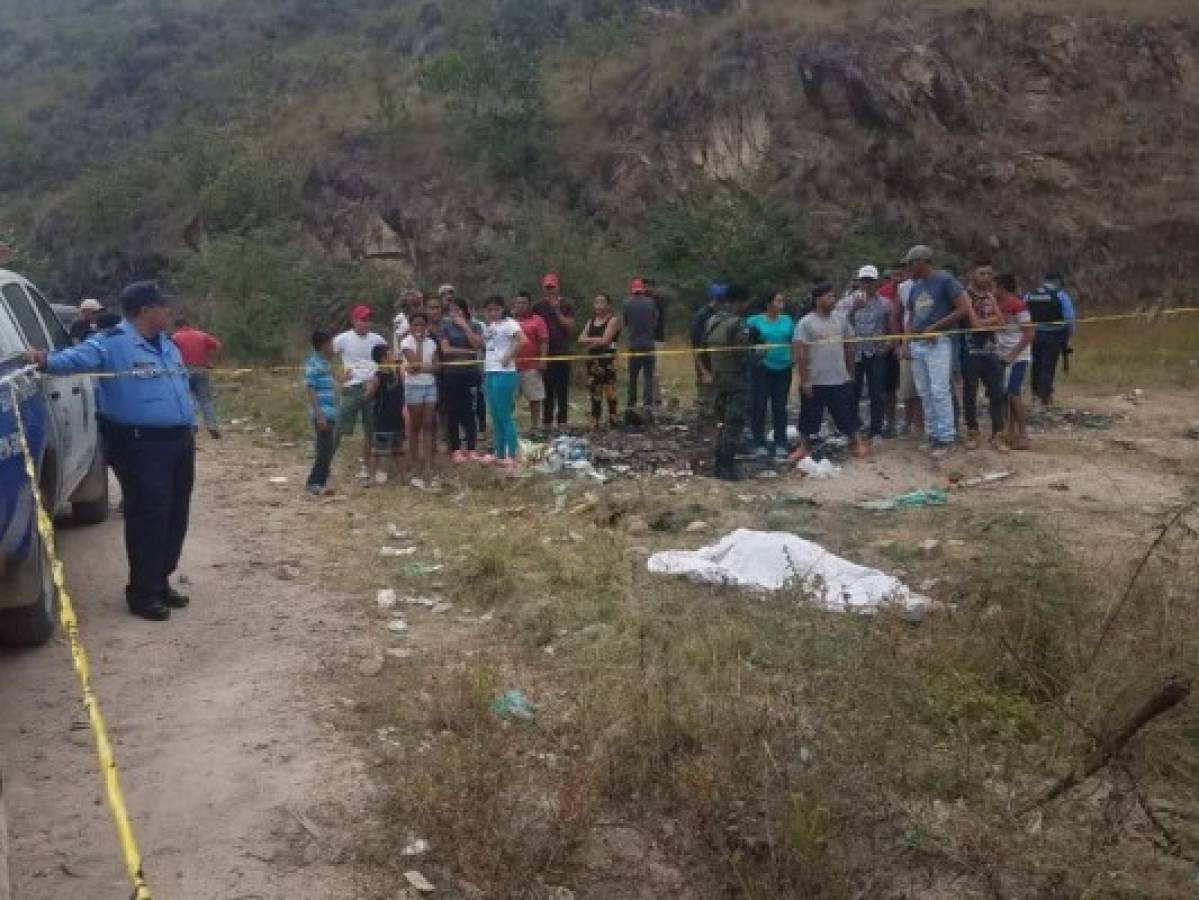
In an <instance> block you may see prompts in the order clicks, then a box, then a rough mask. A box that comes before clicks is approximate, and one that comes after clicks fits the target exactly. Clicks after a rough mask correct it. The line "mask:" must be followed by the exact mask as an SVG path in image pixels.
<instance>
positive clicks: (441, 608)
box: [433, 603, 454, 614]
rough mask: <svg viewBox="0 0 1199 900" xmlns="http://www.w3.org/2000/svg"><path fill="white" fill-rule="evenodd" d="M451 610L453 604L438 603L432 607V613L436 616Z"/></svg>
mask: <svg viewBox="0 0 1199 900" xmlns="http://www.w3.org/2000/svg"><path fill="white" fill-rule="evenodd" d="M453 608H454V604H453V603H438V604H437V605H436V606H434V607H433V612H435V613H438V614H440V613H448V612H449V611H450V610H451V609H453Z"/></svg>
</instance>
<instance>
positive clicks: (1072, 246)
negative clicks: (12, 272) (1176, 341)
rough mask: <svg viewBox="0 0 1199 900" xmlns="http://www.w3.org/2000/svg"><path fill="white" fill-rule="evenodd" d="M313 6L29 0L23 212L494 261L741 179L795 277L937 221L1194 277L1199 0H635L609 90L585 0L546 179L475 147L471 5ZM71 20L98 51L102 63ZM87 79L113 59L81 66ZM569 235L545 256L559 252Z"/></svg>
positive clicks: (1077, 255)
mask: <svg viewBox="0 0 1199 900" xmlns="http://www.w3.org/2000/svg"><path fill="white" fill-rule="evenodd" d="M5 2H7V3H9V4H10V5H11V4H13V3H16V4H17V5H18V6H22V8H27V9H32V8H33V6H34V5H35V4H31V3H29V2H28V0H0V3H5ZM293 5H294V6H295V7H296V10H303V12H302V14H301V12H296V11H293V13H292V14H291V15H290V17H288V16H283V17H280V16H279V15H272V14H270V13H269V12H267V11H263V10H258V9H257V8H254V9H251V10H250V11H247V12H245V13H241V14H239V15H241V16H243V17H244V21H242V20H241V19H238V20H237V21H226V18H227V17H224V18H223V17H220V16H215V15H212V14H207V13H201V12H198V11H196V10H194V9H192V8H191V7H190V6H187V5H183V4H180V5H179V6H178V7H174V6H172V4H171V2H170V0H167V2H164V3H161V4H156V5H155V6H154V7H153V9H152V10H151V12H149V13H147V15H146V18H145V21H140V20H139V21H131V22H129V23H128V26H127V28H126V27H124V26H122V28H118V29H116V30H115V31H114V32H113V34H112V35H111V39H110V43H111V44H112V50H111V52H110V50H109V48H108V47H107V46H104V47H100V48H97V47H95V46H93V45H94V44H95V43H96V40H98V38H94V36H93V37H92V38H88V39H87V40H84V38H83V37H80V34H81V33H83V32H80V28H83V25H79V27H78V28H74V26H73V25H72V23H74V22H76V21H77V20H78V21H83V19H82V18H80V17H85V16H91V17H93V19H94V20H95V22H107V23H108V25H109V26H112V27H115V26H114V25H113V23H112V22H111V21H109V19H110V18H111V16H109V18H100V17H101V16H102V15H104V14H103V12H102V10H101V11H100V12H96V11H95V10H94V9H93V7H95V5H94V4H93V5H87V6H86V9H87V10H91V11H88V12H84V11H77V12H76V13H75V14H74V15H73V17H65V18H63V19H62V28H61V29H60V32H61V33H60V32H55V31H53V30H52V29H50V30H47V29H42V30H41V31H39V30H38V26H36V21H37V20H36V18H30V17H29V16H24V17H21V18H19V19H18V18H14V19H13V21H14V22H17V21H19V22H20V27H19V28H17V29H16V30H14V31H12V32H11V34H10V40H9V41H8V42H6V43H5V44H4V45H3V46H0V73H4V74H5V75H6V78H7V79H8V82H9V86H10V88H11V90H12V91H13V94H12V96H13V97H14V98H16V99H17V100H19V101H21V102H19V103H16V104H10V105H9V106H7V107H6V108H5V109H4V110H0V163H3V162H4V161H5V160H6V159H7V160H10V161H12V160H15V161H16V162H17V163H19V164H20V166H21V167H22V168H21V169H20V171H18V169H16V168H13V167H12V166H8V167H7V168H6V169H5V170H4V171H3V172H0V237H3V238H5V239H8V240H10V241H11V240H14V239H15V240H16V243H18V244H19V245H21V246H24V247H30V248H32V250H33V252H32V253H31V254H30V258H31V259H34V260H37V261H39V263H40V264H41V265H42V267H43V268H44V272H43V273H42V274H43V275H44V280H45V281H46V282H47V283H48V284H50V285H51V286H52V287H57V288H58V289H59V290H60V291H61V292H62V293H63V294H65V295H71V294H74V293H78V292H82V291H86V292H89V293H91V292H98V291H101V290H103V289H104V288H106V287H113V286H115V285H116V284H119V283H120V282H121V281H122V280H124V279H126V278H128V277H130V276H131V275H133V274H154V273H161V274H163V275H165V276H167V277H170V275H171V274H172V273H174V272H177V271H179V270H180V269H186V268H187V267H188V265H189V264H190V263H189V261H192V260H195V259H196V257H197V254H202V253H203V252H204V248H205V247H206V246H208V245H209V242H210V240H211V239H212V238H213V237H215V236H218V235H221V234H227V233H234V234H239V235H240V234H252V233H253V229H255V228H259V227H262V226H264V225H272V224H277V223H278V222H280V221H285V222H287V223H289V224H291V225H295V224H297V223H298V224H299V225H301V226H302V229H303V231H304V233H305V241H306V244H305V247H304V250H303V252H305V253H308V252H311V253H312V254H314V255H315V256H316V257H319V258H320V259H321V260H323V261H327V262H328V263H329V264H330V265H332V264H335V263H337V262H338V261H351V262H353V261H359V260H369V261H372V262H373V263H374V264H375V267H376V268H378V269H380V270H381V271H383V272H384V273H386V277H387V278H388V279H389V280H390V281H394V282H395V283H396V284H397V285H398V284H400V283H402V282H407V281H410V280H417V281H420V282H422V283H429V282H432V281H434V280H442V279H445V278H447V277H452V278H454V279H455V280H458V281H462V282H465V283H466V285H467V286H468V287H469V288H471V289H474V290H476V291H478V290H483V289H492V288H495V287H497V286H499V284H501V283H502V282H503V280H504V278H505V277H507V276H508V275H510V269H511V266H510V265H509V266H508V267H507V268H506V269H505V267H504V266H503V265H501V264H500V263H501V262H502V260H503V259H504V258H507V259H508V261H509V262H511V259H512V258H513V257H515V256H520V257H533V256H537V255H538V247H536V246H533V247H529V246H527V245H528V244H529V243H530V241H531V242H532V243H533V244H536V243H537V241H538V240H540V239H541V236H537V235H534V236H533V237H532V238H530V237H529V235H528V233H527V228H526V229H525V233H524V234H523V236H522V234H521V230H522V228H523V227H524V225H523V224H522V223H524V222H525V221H526V220H527V218H528V215H529V212H528V211H529V210H530V209H537V210H539V211H546V210H548V211H549V218H550V219H552V220H553V221H555V222H562V223H566V225H565V227H561V228H558V229H557V231H558V233H556V234H552V235H550V236H551V237H553V238H555V239H556V240H558V241H559V242H562V243H564V245H569V241H570V240H571V239H573V231H575V230H576V229H577V230H579V231H582V230H584V229H588V230H590V233H591V236H592V239H593V240H596V241H599V242H602V243H604V244H605V245H607V246H610V247H618V248H619V250H620V254H617V255H616V256H613V257H612V259H611V260H609V263H610V268H611V270H612V271H613V272H615V271H618V270H619V271H620V272H621V273H622V274H621V276H620V277H624V269H625V268H631V267H637V268H641V269H643V270H644V271H649V270H650V269H652V268H653V264H654V260H653V258H652V254H649V253H647V252H646V250H645V248H647V247H648V246H649V245H650V244H651V243H652V242H651V241H650V240H649V238H650V237H652V235H650V234H647V230H648V229H652V228H653V227H654V226H653V223H654V221H655V220H654V213H655V210H658V209H660V208H661V207H662V205H663V203H664V201H670V200H672V199H675V198H679V197H696V196H701V195H703V194H704V193H705V191H709V190H710V189H711V188H712V187H713V186H717V185H726V186H727V185H735V186H739V187H740V188H741V189H742V191H745V192H752V193H753V195H754V196H755V197H756V198H759V199H760V200H762V201H763V202H764V203H765V204H766V206H767V207H768V208H770V209H775V210H779V211H781V212H782V213H783V214H784V216H785V217H788V218H789V220H790V224H792V225H794V229H793V230H794V232H795V234H796V235H798V236H799V237H797V238H796V246H795V248H794V256H795V264H794V265H793V266H791V268H790V272H791V274H790V276H789V277H790V278H791V280H792V281H793V282H794V283H793V284H792V285H790V286H792V287H800V286H802V284H803V282H804V281H805V280H806V279H808V278H810V277H812V276H813V275H815V274H816V273H821V274H824V275H828V276H831V277H835V278H837V279H841V278H843V277H845V276H846V273H847V271H848V269H849V267H850V265H851V264H852V263H854V262H856V261H861V257H863V256H868V257H870V258H871V261H873V262H876V263H878V264H881V265H886V264H887V263H889V262H891V261H892V259H891V258H890V257H893V256H895V255H897V254H898V253H899V252H901V251H902V250H903V248H904V247H906V246H907V245H909V244H911V243H913V242H915V241H917V240H919V241H925V242H929V243H931V244H933V245H934V246H935V247H936V248H938V249H939V250H941V251H943V253H944V255H945V257H946V258H947V259H948V260H949V261H951V262H956V263H958V264H962V263H964V262H967V261H968V259H969V257H971V256H973V255H975V254H980V253H987V254H991V255H992V256H993V257H994V259H995V261H996V263H997V264H998V265H1000V266H1002V267H1004V268H1010V269H1012V270H1014V271H1016V272H1017V273H1018V274H1020V275H1021V276H1022V277H1023V278H1024V279H1025V280H1030V279H1033V278H1036V277H1039V275H1040V274H1041V273H1042V272H1043V271H1044V270H1045V269H1046V268H1060V269H1064V270H1066V271H1067V272H1068V273H1069V275H1070V278H1071V281H1072V283H1073V285H1074V286H1075V287H1077V288H1080V289H1081V291H1082V292H1083V294H1084V295H1085V296H1086V297H1087V298H1088V300H1090V301H1092V302H1096V303H1120V304H1134V303H1140V302H1145V301H1150V300H1156V299H1159V298H1174V299H1177V298H1180V297H1186V296H1187V295H1188V293H1189V291H1190V282H1191V279H1192V273H1193V272H1194V271H1195V270H1196V264H1197V263H1199V256H1197V254H1199V171H1197V169H1199V152H1196V150H1195V148H1196V147H1197V146H1199V15H1196V16H1190V17H1187V18H1180V19H1164V18H1163V19H1160V20H1157V21H1152V20H1144V19H1138V21H1136V22H1132V21H1128V20H1124V19H1120V18H1118V17H1115V16H1110V15H1108V16H1095V15H1082V14H1080V15H1069V16H1066V15H1056V14H1055V15H1044V14H1023V15H1017V14H1008V13H1002V14H996V15H994V16H993V15H990V14H988V13H986V12H981V11H962V12H957V13H952V14H948V13H943V12H940V13H939V12H934V11H931V10H923V11H922V10H920V9H919V7H920V5H919V4H905V5H904V10H903V11H901V12H899V13H895V14H889V15H888V16H886V17H880V18H879V19H877V20H870V21H868V20H865V19H862V18H861V17H860V16H859V18H858V19H857V20H856V21H855V24H853V25H852V26H844V27H840V28H835V27H832V26H828V25H827V24H826V25H824V26H822V27H821V28H820V29H819V30H806V29H805V28H803V27H802V26H800V25H795V26H790V27H787V26H778V25H776V26H774V27H767V26H765V25H760V24H758V25H755V24H752V23H753V22H755V21H758V20H755V19H753V18H752V17H738V16H735V15H730V14H728V10H730V9H732V8H734V7H735V6H737V3H736V2H725V0H669V2H667V0H663V2H656V3H650V4H644V3H643V4H637V3H633V2H629V3H627V4H624V12H625V13H626V14H627V15H629V16H636V17H639V20H640V21H642V22H645V23H647V24H646V25H645V28H646V33H648V34H649V35H650V37H649V38H648V40H646V41H644V42H642V43H640V44H638V45H637V46H635V47H633V48H632V49H631V50H629V51H628V52H625V53H623V54H622V53H616V54H613V55H612V58H611V59H609V60H608V64H607V66H606V67H605V70H604V73H603V77H601V78H600V79H599V80H598V81H597V82H596V84H595V90H594V96H593V97H588V96H584V95H580V94H578V93H577V91H576V94H575V95H573V98H574V99H571V100H570V102H562V98H563V97H568V98H569V97H571V96H572V95H570V94H569V93H568V92H566V91H565V90H564V85H565V82H567V81H570V80H571V79H574V81H575V82H577V80H578V79H577V73H576V72H572V69H574V68H577V66H578V65H580V64H577V63H576V62H575V60H574V59H573V58H572V57H571V55H570V54H571V53H572V52H573V48H574V46H575V45H574V44H572V43H571V41H574V40H575V34H576V29H577V28H578V27H579V23H581V22H583V21H584V20H585V17H586V16H587V15H588V14H589V13H588V10H589V9H591V7H593V6H594V7H596V8H599V7H603V8H604V9H605V10H606V9H609V8H611V6H612V4H611V3H598V0H596V2H592V0H579V2H577V3H574V2H572V3H566V4H563V5H562V6H561V7H560V9H561V10H562V11H563V12H562V15H563V17H564V18H563V23H559V24H558V25H556V26H555V27H556V28H557V29H558V30H557V32H556V34H557V37H555V38H554V40H556V41H559V44H558V45H555V46H556V47H557V50H559V51H561V54H562V55H563V56H564V57H565V59H566V62H565V63H560V64H559V65H558V67H557V68H556V69H553V70H552V71H551V72H550V73H549V74H548V76H547V84H546V87H547V92H549V93H551V94H552V93H553V92H555V91H558V92H559V94H558V96H557V98H556V99H557V103H556V105H554V104H551V105H549V106H548V107H547V109H548V111H549V112H548V116H547V118H548V122H549V125H548V128H547V129H546V132H545V138H544V143H543V145H542V146H541V147H540V153H539V157H538V165H537V168H536V169H535V170H533V171H532V172H527V173H525V174H524V175H523V176H521V177H516V178H514V177H510V176H509V177H505V176H496V175H494V174H492V170H491V169H489V166H488V161H487V159H486V158H485V157H484V155H483V154H482V153H481V152H479V151H478V148H472V147H469V146H467V147H462V146H456V147H455V146H453V142H452V141H451V140H450V137H451V135H448V134H447V133H446V132H447V130H448V129H449V126H448V125H446V122H447V121H449V120H448V119H445V118H443V117H440V116H439V113H438V111H437V110H436V101H430V100H429V98H423V97H420V91H419V90H418V89H417V88H416V87H415V86H414V82H413V80H412V78H411V65H412V64H414V63H417V62H419V61H420V60H427V59H430V58H433V57H435V56H436V55H437V54H439V53H442V52H443V51H445V50H446V49H448V48H451V47H453V46H454V41H455V40H456V38H455V33H454V30H453V25H454V21H455V20H454V18H453V17H454V16H456V15H459V14H460V12H461V10H459V9H458V7H457V6H454V5H453V4H452V3H450V2H449V0H426V2H422V3H396V4H390V5H380V4H377V3H373V2H366V0H353V2H350V0H347V3H346V4H319V3H312V4H306V3H303V2H302V0H295V3H294V4H293ZM385 7H386V8H385ZM96 8H97V9H98V8H99V7H96ZM913 8H914V9H913ZM455 10H457V12H455ZM801 18H802V17H800V16H797V17H796V21H799V20H800V19H801ZM46 21H47V22H49V21H51V20H50V19H46ZM87 21H88V22H92V21H93V20H92V19H88V20H87ZM27 23H28V24H27ZM571 23H573V24H571ZM93 24H94V23H93ZM69 25H70V26H71V28H68V27H67V26H69ZM89 27H92V26H89ZM72 28H74V30H72ZM43 32H44V33H43ZM84 37H86V34H85V35H84ZM70 41H75V44H71V43H70ZM64 42H66V43H65V44H64ZM81 42H82V43H81ZM64 47H67V48H68V49H69V48H70V47H76V51H75V52H85V51H86V52H85V56H84V57H83V59H87V60H91V61H92V62H89V63H88V65H87V66H84V65H83V63H82V62H80V64H79V65H78V66H76V67H75V68H71V66H70V60H69V59H67V60H66V61H65V62H64V61H63V60H64V57H63V54H64V53H65V52H66V50H64V49H63V48H64ZM363 48H365V49H363ZM556 52H557V51H556ZM86 54H90V55H86ZM114 54H115V55H114ZM339 54H340V55H339ZM380 61H382V62H380ZM384 62H385V63H386V65H383V63H384ZM54 66H58V67H59V68H58V69H55V68H53V67H54ZM381 66H382V69H383V70H384V71H387V70H388V67H394V68H395V69H396V71H397V72H401V71H403V72H406V73H407V74H405V75H396V76H395V77H394V78H392V80H391V82H390V84H391V87H392V88H393V89H395V91H396V92H397V96H398V98H399V99H398V101H396V102H397V107H396V108H397V109H398V107H399V106H402V105H403V104H404V103H405V102H407V101H408V100H411V99H412V98H414V97H416V98H417V99H416V100H415V102H414V103H413V106H414V107H415V108H417V109H418V111H420V112H421V114H422V115H424V116H425V118H423V119H412V120H405V119H404V118H403V115H401V114H400V113H399V112H396V110H395V109H393V112H394V113H395V120H394V121H393V122H392V123H391V126H390V128H391V131H390V132H389V136H388V138H387V139H386V140H381V139H380V133H379V124H380V122H379V119H380V112H381V111H382V107H381V106H380V107H379V108H378V109H373V108H372V104H371V101H370V100H369V99H365V100H364V98H366V97H367V96H368V95H369V94H370V85H371V84H372V77H373V76H372V75H371V72H373V71H377V70H379V68H380V67H381ZM405 66H407V67H409V68H407V69H405ZM39 67H49V68H48V69H47V71H49V72H51V73H56V78H57V80H53V79H44V80H43V79H41V77H40V75H39V72H40V71H41V69H40V68H39ZM85 70H86V71H91V70H95V71H94V75H95V77H94V78H93V79H92V81H93V82H94V83H90V82H87V78H86V71H85ZM209 73H211V75H210V74H209ZM23 79H24V80H23ZM71 79H77V80H78V82H79V83H80V84H89V83H90V87H89V88H88V89H87V91H81V92H80V93H79V95H78V96H75V95H73V94H70V93H63V92H60V93H59V94H55V93H54V91H55V90H59V87H61V85H64V84H65V85H68V86H69V85H71V84H74V83H75V81H72V80H71ZM405 79H407V80H405ZM555 79H557V81H555ZM56 85H57V86H58V87H56ZM26 88H27V89H26ZM63 90H64V91H65V89H63ZM393 99H394V98H393ZM313 110H315V111H316V112H313ZM430 110H432V112H430ZM405 114H406V113H405ZM297 135H299V137H297ZM25 138H29V139H30V141H32V143H30V142H27V141H26V142H24V143H22V142H23V141H25ZM17 151H20V152H17ZM22 172H24V173H25V174H22ZM38 173H41V174H40V175H38ZM790 233H791V232H790V231H788V235H790ZM596 235H599V237H598V238H596V237H595V236H596ZM695 239H696V240H698V241H702V240H704V238H703V237H697V238H695ZM788 240H790V237H788ZM514 248H515V249H514ZM554 252H557V251H554ZM505 254H507V257H505ZM540 256H541V259H538V260H537V261H536V262H530V265H540V264H542V262H543V261H544V262H545V263H546V264H552V261H553V253H551V252H550V251H546V252H544V253H541V254H540ZM617 257H619V258H617ZM626 263H627V266H626ZM593 280H595V281H596V283H597V284H603V285H605V286H608V287H611V285H609V284H608V281H609V280H610V278H609V276H608V273H605V274H604V277H603V278H602V279H600V278H598V277H597V278H596V279H593Z"/></svg>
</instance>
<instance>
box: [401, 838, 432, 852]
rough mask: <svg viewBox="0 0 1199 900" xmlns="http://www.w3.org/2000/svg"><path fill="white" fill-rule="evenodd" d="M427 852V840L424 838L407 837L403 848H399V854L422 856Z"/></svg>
mask: <svg viewBox="0 0 1199 900" xmlns="http://www.w3.org/2000/svg"><path fill="white" fill-rule="evenodd" d="M428 852H429V842H428V841H426V840H425V839H424V838H418V837H409V838H408V843H406V844H405V845H404V847H403V849H401V850H400V855H401V856H424V855H425V854H426V853H428Z"/></svg>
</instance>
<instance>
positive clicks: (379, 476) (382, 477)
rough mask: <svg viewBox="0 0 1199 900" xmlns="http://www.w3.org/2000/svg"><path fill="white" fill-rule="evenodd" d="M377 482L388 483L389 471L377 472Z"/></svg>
mask: <svg viewBox="0 0 1199 900" xmlns="http://www.w3.org/2000/svg"><path fill="white" fill-rule="evenodd" d="M375 484H387V473H386V472H376V473H375Z"/></svg>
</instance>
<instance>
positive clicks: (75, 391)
mask: <svg viewBox="0 0 1199 900" xmlns="http://www.w3.org/2000/svg"><path fill="white" fill-rule="evenodd" d="M0 294H2V295H3V297H4V301H5V305H7V306H8V309H9V312H10V313H11V314H12V317H13V319H14V320H16V323H17V328H18V330H19V331H20V332H21V334H22V336H23V337H24V338H25V341H26V343H27V344H28V346H30V347H32V348H33V349H35V350H60V349H63V348H65V347H68V346H70V343H71V342H70V338H69V337H68V336H67V332H66V329H65V328H63V327H62V323H60V322H59V321H58V319H56V318H54V313H53V312H52V311H51V310H50V306H49V304H48V303H46V302H45V300H44V299H43V298H42V297H41V295H39V294H37V292H36V291H27V290H26V289H25V286H24V285H22V284H20V283H19V282H9V283H8V284H6V285H4V287H3V288H0ZM43 309H44V310H45V314H44V315H43V314H42V310H43ZM46 400H47V406H48V407H49V412H50V418H51V421H52V422H53V430H54V439H53V440H54V446H55V447H57V450H58V453H57V459H56V461H57V463H58V479H59V482H58V484H57V485H56V487H57V489H58V496H59V497H65V496H67V495H69V494H70V492H71V491H73V490H74V489H75V486H76V485H78V484H79V482H80V481H81V480H82V479H83V477H84V475H86V474H87V470H88V468H89V466H90V465H91V461H92V460H91V456H92V451H93V448H94V447H95V439H94V438H93V437H92V435H91V430H92V429H94V428H96V423H95V422H94V421H92V420H93V419H94V414H93V413H94V411H93V403H94V400H93V397H92V388H91V379H90V378H87V377H86V376H83V375H70V376H67V377H64V378H60V377H54V378H50V379H48V380H47V382H46Z"/></svg>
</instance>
